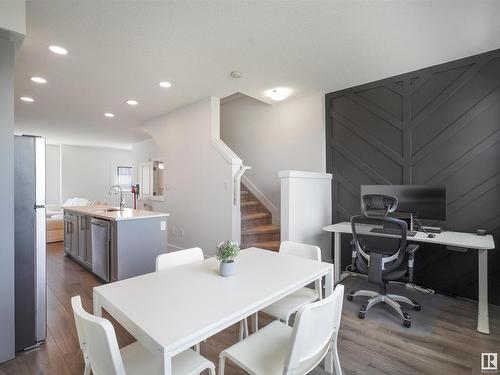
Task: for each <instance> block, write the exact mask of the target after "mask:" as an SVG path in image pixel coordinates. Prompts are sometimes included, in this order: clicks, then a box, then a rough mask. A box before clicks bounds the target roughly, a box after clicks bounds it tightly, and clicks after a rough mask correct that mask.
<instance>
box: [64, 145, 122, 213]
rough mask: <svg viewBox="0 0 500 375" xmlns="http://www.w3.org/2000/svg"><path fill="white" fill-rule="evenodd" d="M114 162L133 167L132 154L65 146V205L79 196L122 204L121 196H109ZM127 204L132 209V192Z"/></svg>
mask: <svg viewBox="0 0 500 375" xmlns="http://www.w3.org/2000/svg"><path fill="white" fill-rule="evenodd" d="M114 163H123V164H130V165H132V151H127V150H120V149H112V148H100V147H86V146H68V145H61V182H62V186H61V196H62V203H64V202H65V201H66V200H67V199H68V198H75V197H79V198H86V199H88V200H91V201H101V202H107V203H110V204H112V205H118V204H119V201H120V200H119V197H118V196H115V195H111V196H109V194H108V191H109V188H110V186H111V185H112V184H113V183H114V181H113V174H112V167H113V165H114ZM125 204H126V207H131V204H132V200H131V194H130V193H128V194H125Z"/></svg>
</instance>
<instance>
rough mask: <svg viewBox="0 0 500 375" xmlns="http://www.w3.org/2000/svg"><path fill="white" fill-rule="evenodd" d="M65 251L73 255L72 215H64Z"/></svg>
mask: <svg viewBox="0 0 500 375" xmlns="http://www.w3.org/2000/svg"><path fill="white" fill-rule="evenodd" d="M64 251H65V252H66V253H68V254H70V253H71V214H69V213H67V212H65V213H64Z"/></svg>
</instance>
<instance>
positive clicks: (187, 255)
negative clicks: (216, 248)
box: [156, 247, 205, 271]
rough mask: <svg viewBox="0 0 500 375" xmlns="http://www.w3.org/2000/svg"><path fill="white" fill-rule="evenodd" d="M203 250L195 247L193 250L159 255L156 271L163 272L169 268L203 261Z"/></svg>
mask: <svg viewBox="0 0 500 375" xmlns="http://www.w3.org/2000/svg"><path fill="white" fill-rule="evenodd" d="M203 259H205V257H204V256H203V250H201V249H200V248H199V247H193V248H191V249H185V250H179V251H172V252H171V253H165V254H161V255H158V257H157V258H156V271H163V270H166V269H169V268H173V267H177V266H182V265H183V264H188V263H192V262H196V261H199V260H203Z"/></svg>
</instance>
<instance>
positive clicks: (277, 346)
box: [219, 284, 344, 375]
mask: <svg viewBox="0 0 500 375" xmlns="http://www.w3.org/2000/svg"><path fill="white" fill-rule="evenodd" d="M343 296H344V286H343V285H340V284H339V285H337V287H336V288H335V290H334V292H333V294H332V295H330V296H329V297H327V298H325V299H322V300H320V301H318V302H313V303H310V304H306V305H304V306H302V307H301V308H300V309H299V310H298V311H297V315H296V317H295V321H294V325H293V328H292V327H290V326H289V325H287V324H284V323H282V322H280V321H278V320H275V321H273V322H272V323H270V324H268V325H267V326H265V327H264V328H262V329H261V330H259V331H257V332H255V333H254V334H252V335H250V336H248V337H247V338H246V339H244V340H243V341H240V342H238V343H236V344H235V345H233V346H231V347H229V348H228V349H226V350H224V351H222V352H221V353H220V355H219V375H224V370H225V360H226V358H229V359H230V360H231V361H233V362H234V363H235V364H236V365H238V366H239V367H241V368H242V369H243V370H245V371H246V372H248V373H250V374H253V375H303V374H307V373H309V372H310V371H311V370H313V369H314V368H315V367H316V366H317V365H318V364H319V363H320V362H321V361H322V360H323V359H324V358H325V357H326V356H329V357H330V358H329V359H330V360H331V361H333V368H334V373H335V374H337V375H341V374H342V369H341V367H340V361H339V356H338V351H337V340H338V332H339V328H340V320H341V315H342V302H343V299H344V298H343Z"/></svg>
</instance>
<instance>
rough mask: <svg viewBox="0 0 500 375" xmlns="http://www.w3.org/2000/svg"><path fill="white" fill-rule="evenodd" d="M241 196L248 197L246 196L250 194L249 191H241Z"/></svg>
mask: <svg viewBox="0 0 500 375" xmlns="http://www.w3.org/2000/svg"><path fill="white" fill-rule="evenodd" d="M240 194H241V195H246V194H248V191H246V190H240Z"/></svg>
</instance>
